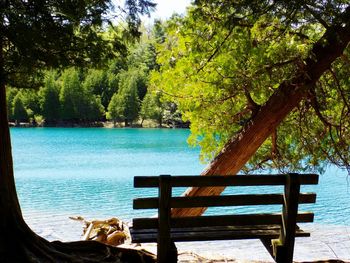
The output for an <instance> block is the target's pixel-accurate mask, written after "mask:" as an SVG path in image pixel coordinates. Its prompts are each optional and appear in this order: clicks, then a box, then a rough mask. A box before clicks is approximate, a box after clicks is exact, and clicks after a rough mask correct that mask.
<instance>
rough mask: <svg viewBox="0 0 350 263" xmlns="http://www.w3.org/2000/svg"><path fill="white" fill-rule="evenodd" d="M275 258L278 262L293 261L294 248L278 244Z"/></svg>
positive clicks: (290, 262) (286, 262) (288, 262)
mask: <svg viewBox="0 0 350 263" xmlns="http://www.w3.org/2000/svg"><path fill="white" fill-rule="evenodd" d="M275 260H276V262H277V263H292V262H293V250H290V249H288V248H287V247H286V246H277V247H276V255H275Z"/></svg>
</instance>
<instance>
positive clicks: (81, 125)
mask: <svg viewBox="0 0 350 263" xmlns="http://www.w3.org/2000/svg"><path fill="white" fill-rule="evenodd" d="M9 127H16V128H38V127H39V128H109V129H114V128H141V129H142V128H157V129H172V128H180V129H181V128H182V129H187V128H189V124H187V123H184V124H181V125H176V124H175V125H174V126H172V125H167V124H164V125H162V126H159V124H157V123H155V122H152V121H144V123H143V125H141V124H140V123H139V122H137V123H135V124H133V125H131V126H127V127H125V126H124V125H123V124H121V123H116V125H114V124H113V122H110V121H98V122H85V123H75V122H57V123H49V124H45V123H44V124H36V123H30V122H20V123H17V124H16V123H14V122H9Z"/></svg>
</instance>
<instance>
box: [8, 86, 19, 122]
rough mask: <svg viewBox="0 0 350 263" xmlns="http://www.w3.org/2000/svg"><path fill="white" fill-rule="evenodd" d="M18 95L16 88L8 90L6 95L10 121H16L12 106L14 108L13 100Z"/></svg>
mask: <svg viewBox="0 0 350 263" xmlns="http://www.w3.org/2000/svg"><path fill="white" fill-rule="evenodd" d="M17 93H18V89H16V88H8V89H7V93H6V101H7V104H6V105H7V114H8V119H9V120H10V121H14V118H13V111H12V106H13V99H14V98H15V97H16V95H17Z"/></svg>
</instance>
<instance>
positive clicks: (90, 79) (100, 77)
mask: <svg viewBox="0 0 350 263" xmlns="http://www.w3.org/2000/svg"><path fill="white" fill-rule="evenodd" d="M109 84H110V82H109V76H108V73H107V72H106V71H105V70H99V69H89V70H88V71H87V73H86V77H85V80H84V82H83V87H84V89H85V91H86V92H89V93H91V94H95V95H99V96H100V97H101V102H102V105H103V106H104V107H105V109H107V107H108V103H109V101H110V100H111V97H112V95H113V93H114V92H116V90H115V87H110V86H109Z"/></svg>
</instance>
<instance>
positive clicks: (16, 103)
mask: <svg viewBox="0 0 350 263" xmlns="http://www.w3.org/2000/svg"><path fill="white" fill-rule="evenodd" d="M12 114H13V118H14V119H15V121H16V122H21V121H27V120H28V114H27V111H26V109H25V107H24V104H23V101H22V96H21V93H17V95H16V96H15V97H14V99H13V102H12Z"/></svg>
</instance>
